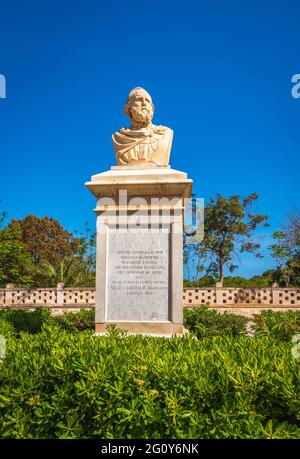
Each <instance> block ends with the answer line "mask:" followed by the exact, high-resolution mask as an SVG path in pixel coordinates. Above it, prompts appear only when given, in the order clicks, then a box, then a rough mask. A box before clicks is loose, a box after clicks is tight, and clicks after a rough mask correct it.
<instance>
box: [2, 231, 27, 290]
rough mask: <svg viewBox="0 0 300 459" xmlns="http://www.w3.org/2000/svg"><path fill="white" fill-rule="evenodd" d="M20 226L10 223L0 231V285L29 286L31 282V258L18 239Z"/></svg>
mask: <svg viewBox="0 0 300 459" xmlns="http://www.w3.org/2000/svg"><path fill="white" fill-rule="evenodd" d="M20 236H21V235H20V228H19V227H18V225H17V224H12V225H10V226H9V227H7V228H4V229H2V230H1V231H0V285H1V286H2V287H5V285H6V284H7V283H10V282H11V283H13V284H16V285H18V286H20V287H21V286H22V287H29V286H31V285H32V282H33V270H34V265H33V260H32V257H31V254H30V253H29V251H28V250H27V247H26V246H25V244H23V243H22V242H21V240H20Z"/></svg>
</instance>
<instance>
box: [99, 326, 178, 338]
mask: <svg viewBox="0 0 300 459" xmlns="http://www.w3.org/2000/svg"><path fill="white" fill-rule="evenodd" d="M109 325H115V326H116V327H117V328H119V329H121V330H126V331H127V332H128V334H129V335H147V336H157V337H164V338H172V336H174V335H176V336H183V335H184V327H183V325H182V324H174V323H172V322H156V323H155V322H105V323H96V335H99V336H103V335H106V334H107V328H108V326H109Z"/></svg>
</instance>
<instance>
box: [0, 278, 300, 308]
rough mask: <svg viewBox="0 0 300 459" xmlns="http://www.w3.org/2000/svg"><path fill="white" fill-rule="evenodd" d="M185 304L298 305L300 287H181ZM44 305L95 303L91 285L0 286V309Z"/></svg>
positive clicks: (259, 306) (82, 306)
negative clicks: (51, 286) (89, 286)
mask: <svg viewBox="0 0 300 459" xmlns="http://www.w3.org/2000/svg"><path fill="white" fill-rule="evenodd" d="M183 304H184V306H185V307H197V306H201V305H204V304H208V305H209V306H210V307H212V308H214V307H216V308H217V307H218V308H228V307H230V308H234V307H236V308H240V307H245V308H252V307H253V308H256V309H257V308H266V307H267V308H276V309H277V308H284V307H288V308H293V309H294V308H300V288H279V287H278V286H277V284H274V285H273V286H272V287H271V288H231V287H229V288H228V287H227V288H225V287H221V286H220V284H218V283H217V285H216V286H215V287H205V288H185V289H183ZM37 306H45V307H49V308H51V309H53V310H54V312H55V310H56V309H57V312H59V311H60V310H62V309H63V310H68V311H71V310H75V311H76V310H78V309H84V308H92V307H94V306H95V289H94V288H64V285H63V284H58V285H57V286H56V288H35V289H30V288H29V289H26V288H15V287H14V285H13V284H7V286H6V288H2V289H0V308H1V307H2V308H3V307H12V308H18V307H20V308H29V309H33V308H35V307H37Z"/></svg>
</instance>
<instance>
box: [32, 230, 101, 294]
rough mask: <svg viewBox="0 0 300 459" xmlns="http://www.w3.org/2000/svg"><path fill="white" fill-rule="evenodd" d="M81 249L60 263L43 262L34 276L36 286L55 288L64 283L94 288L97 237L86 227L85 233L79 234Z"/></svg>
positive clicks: (69, 285)
mask: <svg viewBox="0 0 300 459" xmlns="http://www.w3.org/2000/svg"><path fill="white" fill-rule="evenodd" d="M77 240H78V241H79V249H78V250H77V252H75V253H73V254H72V255H70V256H68V257H64V258H62V259H61V260H60V261H59V263H56V264H53V263H51V262H49V261H48V260H41V261H40V262H39V263H38V265H37V269H36V273H35V276H34V282H35V285H38V286H45V287H54V286H56V285H57V284H58V283H63V284H64V285H65V286H66V287H94V286H95V277H96V260H95V258H96V256H95V255H96V254H95V247H96V235H95V233H92V232H91V230H90V229H89V228H88V227H87V225H86V227H85V233H84V234H81V233H77Z"/></svg>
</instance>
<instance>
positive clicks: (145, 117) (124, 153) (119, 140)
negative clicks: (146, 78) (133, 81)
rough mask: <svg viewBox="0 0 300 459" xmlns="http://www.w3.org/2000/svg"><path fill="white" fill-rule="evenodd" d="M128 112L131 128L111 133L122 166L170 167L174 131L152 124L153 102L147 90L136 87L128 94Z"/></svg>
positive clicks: (126, 111) (126, 107) (117, 157)
mask: <svg viewBox="0 0 300 459" xmlns="http://www.w3.org/2000/svg"><path fill="white" fill-rule="evenodd" d="M124 110H125V113H126V115H127V116H128V118H129V119H130V120H131V122H132V124H131V126H130V127H129V128H125V127H123V128H121V129H120V130H119V131H118V132H115V133H114V134H113V136H112V141H113V146H114V149H115V153H116V159H117V164H118V165H119V166H133V167H143V166H147V167H148V166H149V167H156V166H167V165H168V163H169V157H170V151H171V147H172V140H173V131H172V129H170V128H168V127H165V126H156V125H154V124H152V118H153V115H154V105H153V102H152V98H151V96H150V94H148V92H147V91H145V89H143V88H140V87H137V88H134V89H133V90H132V91H131V92H130V93H129V95H128V98H127V101H126V104H125V108H124Z"/></svg>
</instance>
